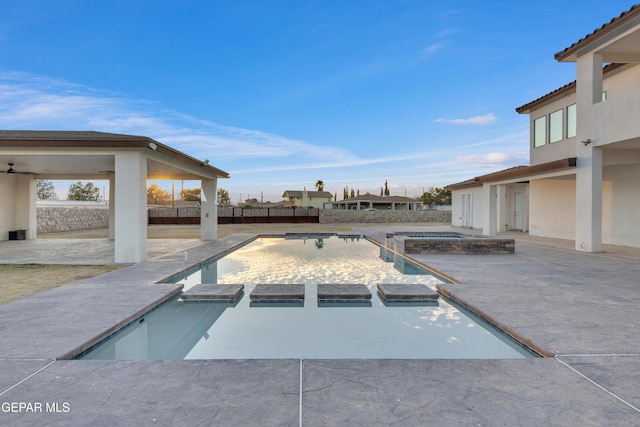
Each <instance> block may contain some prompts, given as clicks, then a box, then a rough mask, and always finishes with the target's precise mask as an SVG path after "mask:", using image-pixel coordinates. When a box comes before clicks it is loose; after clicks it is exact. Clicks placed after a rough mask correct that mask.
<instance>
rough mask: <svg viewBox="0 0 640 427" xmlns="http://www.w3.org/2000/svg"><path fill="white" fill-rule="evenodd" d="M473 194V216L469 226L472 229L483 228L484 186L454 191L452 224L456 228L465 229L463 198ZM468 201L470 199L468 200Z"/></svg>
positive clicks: (452, 197) (452, 195)
mask: <svg viewBox="0 0 640 427" xmlns="http://www.w3.org/2000/svg"><path fill="white" fill-rule="evenodd" d="M465 194H471V216H470V218H469V221H470V222H469V224H470V227H471V228H476V229H481V228H482V186H477V187H469V188H465V189H462V190H454V191H453V192H452V194H451V224H452V225H453V226H456V227H464V226H465V224H464V223H463V220H464V218H463V216H464V214H463V211H462V210H463V206H462V205H463V204H462V196H463V195H465ZM467 200H468V199H467Z"/></svg>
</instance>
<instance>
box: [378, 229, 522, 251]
mask: <svg viewBox="0 0 640 427" xmlns="http://www.w3.org/2000/svg"><path fill="white" fill-rule="evenodd" d="M386 245H387V247H390V248H392V249H393V250H394V251H396V252H398V253H401V254H408V255H411V254H513V253H515V248H516V243H515V240H513V239H505V238H498V237H478V236H468V235H465V234H461V233H455V232H451V233H442V232H400V233H389V234H387V240H386Z"/></svg>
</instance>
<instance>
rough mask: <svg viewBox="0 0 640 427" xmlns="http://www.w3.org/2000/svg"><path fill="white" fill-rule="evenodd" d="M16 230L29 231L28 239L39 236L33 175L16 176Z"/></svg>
mask: <svg viewBox="0 0 640 427" xmlns="http://www.w3.org/2000/svg"><path fill="white" fill-rule="evenodd" d="M15 179H16V204H15V209H16V210H15V218H16V219H15V228H16V229H17V230H27V234H26V238H27V239H28V240H32V239H35V238H36V236H37V227H38V218H37V214H36V180H35V178H34V177H33V176H32V175H16V176H15Z"/></svg>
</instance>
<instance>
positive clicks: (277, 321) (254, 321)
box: [80, 236, 533, 359]
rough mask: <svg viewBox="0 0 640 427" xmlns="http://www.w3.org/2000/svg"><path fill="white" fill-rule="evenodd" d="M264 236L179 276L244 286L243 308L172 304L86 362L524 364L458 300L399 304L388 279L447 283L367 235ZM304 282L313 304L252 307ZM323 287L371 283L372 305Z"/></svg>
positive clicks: (239, 303) (190, 282) (514, 348)
mask: <svg viewBox="0 0 640 427" xmlns="http://www.w3.org/2000/svg"><path fill="white" fill-rule="evenodd" d="M306 237H308V238H304V236H303V238H294V239H277V238H261V239H257V240H255V241H253V242H252V243H249V244H247V245H246V246H244V247H242V248H240V249H238V250H236V251H234V252H232V253H231V254H228V255H226V256H224V257H222V258H220V259H218V260H215V261H213V262H210V263H208V264H205V265H203V266H202V268H200V269H199V270H197V271H193V272H189V273H187V274H184V275H183V276H181V277H178V278H177V279H176V281H177V282H179V283H183V284H184V289H185V290H188V289H190V288H192V287H194V286H195V285H197V284H199V283H217V284H240V283H241V284H244V286H245V287H244V294H242V295H241V296H240V298H239V299H238V300H236V301H233V302H187V301H182V300H181V299H179V298H176V299H173V300H170V301H168V302H166V303H164V304H162V305H161V306H159V307H158V308H157V309H155V310H153V311H151V312H149V313H147V314H146V315H144V316H143V317H141V318H140V319H138V320H136V321H135V322H133V323H132V324H130V325H129V326H127V327H126V328H124V329H123V330H121V331H120V332H118V333H116V334H114V335H113V336H112V337H111V338H109V339H107V340H106V341H104V342H103V343H102V344H100V345H98V346H96V347H95V348H94V349H92V350H90V351H89V352H87V353H86V354H84V355H82V356H81V357H80V358H82V359H255V358H300V359H303V358H316V359H324V358H326V359H337V358H365V359H380V358H385V359H386V358H398V359H403V358H404V359H440V358H442V359H455V358H472V359H479V358H524V357H533V355H532V354H531V353H530V352H529V351H527V350H526V349H525V348H523V347H521V346H520V345H519V344H517V343H516V342H514V341H512V340H511V339H510V338H508V337H506V336H504V335H502V334H501V333H499V331H497V330H495V329H494V328H492V327H491V326H490V325H488V324H486V323H485V322H484V321H482V320H481V319H479V318H477V317H475V316H474V315H472V314H470V313H466V312H464V311H463V310H461V309H459V308H458V307H456V306H455V305H453V304H451V303H450V302H448V301H446V300H444V299H442V298H440V299H439V300H438V301H431V302H426V301H422V302H417V303H409V302H406V303H390V302H387V301H385V300H384V299H383V298H381V296H380V295H379V294H378V293H377V292H376V285H377V284H380V283H389V284H391V283H404V284H413V285H416V286H428V287H430V288H432V289H433V288H435V285H436V284H438V283H442V282H443V281H444V279H441V278H439V277H437V276H435V275H433V274H431V273H429V272H428V271H427V270H425V269H423V268H421V267H420V266H418V265H416V264H414V263H412V262H410V261H408V260H407V259H406V258H404V257H402V256H400V255H398V254H395V253H393V252H391V251H389V250H387V249H385V248H382V247H379V246H377V245H374V244H372V243H371V242H368V241H366V240H364V239H361V238H358V237H344V238H339V237H336V236H332V237H327V236H322V237H319V236H306ZM262 283H267V284H269V283H271V284H274V283H278V284H281V283H289V284H304V287H305V289H304V290H305V296H304V302H259V301H252V300H250V298H249V294H250V293H251V292H252V291H253V289H254V288H255V286H256V285H257V284H262ZM322 283H338V284H339V283H342V284H350V283H362V284H365V285H366V286H367V288H368V289H369V290H370V291H371V294H372V298H371V300H368V301H362V300H358V301H356V302H321V301H319V300H318V295H317V286H318V284H322Z"/></svg>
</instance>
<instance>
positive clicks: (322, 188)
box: [316, 180, 324, 191]
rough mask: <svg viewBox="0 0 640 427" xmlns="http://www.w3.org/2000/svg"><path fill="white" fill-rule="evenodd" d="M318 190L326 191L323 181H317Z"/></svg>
mask: <svg viewBox="0 0 640 427" xmlns="http://www.w3.org/2000/svg"><path fill="white" fill-rule="evenodd" d="M316 190H318V191H324V182H322V180H318V181H316Z"/></svg>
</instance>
